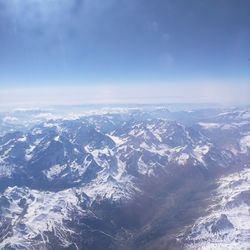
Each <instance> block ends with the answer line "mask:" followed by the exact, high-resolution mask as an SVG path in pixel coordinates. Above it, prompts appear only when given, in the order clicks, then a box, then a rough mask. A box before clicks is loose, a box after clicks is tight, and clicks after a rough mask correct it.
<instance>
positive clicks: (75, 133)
mask: <svg viewBox="0 0 250 250" xmlns="http://www.w3.org/2000/svg"><path fill="white" fill-rule="evenodd" d="M23 112H24V113H23ZM37 112H38V113H39V114H37ZM37 112H35V113H34V112H30V111H29V112H28V113H25V111H22V117H23V120H22V122H20V123H19V124H18V126H17V124H16V123H15V122H16V120H13V119H12V121H13V122H14V123H13V124H11V122H10V121H11V120H9V124H8V126H9V127H8V128H7V127H6V122H8V119H6V117H13V116H10V115H9V114H2V115H1V116H0V118H1V117H2V123H0V126H2V127H1V128H3V127H4V128H5V129H2V132H1V137H0V248H1V249H53V248H54V249H87V250H88V249H95V250H96V249H97V250H98V249H102V250H103V249H121V250H123V249H124V250H125V249H132V250H134V249H171V250H172V249H239V248H238V247H239V246H241V247H243V248H242V249H248V248H247V246H248V245H249V244H250V234H249V233H250V224H249V223H247V220H249V211H248V210H249V205H250V203H249V198H250V196H249V192H250V189H249V183H248V182H249V180H248V179H249V178H250V176H249V171H248V170H249V160H250V110H248V109H244V110H242V109H233V110H230V109H229V110H225V109H224V110H219V109H216V110H196V111H181V112H170V111H169V110H167V109H165V108H150V109H149V108H147V109H134V108H133V109H128V110H123V111H122V112H117V111H115V112H105V113H104V114H103V112H102V113H101V114H96V113H95V114H88V115H84V116H72V117H69V116H67V117H65V118H63V117H59V116H54V117H51V115H49V117H47V118H46V115H41V113H43V114H46V113H45V112H42V111H37ZM18 114H19V115H20V113H18ZM12 115H13V114H12ZM34 116H35V117H36V118H35V120H33V119H34ZM4 117H5V119H4ZM24 117H25V119H24ZM28 117H30V119H29V118H28ZM38 117H40V118H41V117H43V118H42V120H41V119H40V118H39V119H38V120H37V118H38ZM16 119H17V118H16ZM18 119H20V117H19V118H18ZM24 120H27V122H26V123H25V122H24ZM23 122H24V123H23ZM25 124H26V125H27V124H28V125H27V126H25ZM229 245H230V246H229ZM230 247H231V248H230Z"/></svg>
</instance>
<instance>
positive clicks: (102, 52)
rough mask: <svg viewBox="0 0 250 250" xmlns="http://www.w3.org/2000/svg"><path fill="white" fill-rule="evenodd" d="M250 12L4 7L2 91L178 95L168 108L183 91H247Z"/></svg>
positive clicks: (202, 0) (202, 2) (97, 5)
mask: <svg viewBox="0 0 250 250" xmlns="http://www.w3.org/2000/svg"><path fill="white" fill-rule="evenodd" d="M249 10H250V1H248V0H238V1H235V0H189V1H184V0H182V1H181V0H105V1H104V0H7V1H6V0H0V87H1V89H8V90H9V89H15V90H17V89H19V90H20V89H22V88H23V89H25V90H26V91H28V89H29V88H32V91H34V88H37V89H39V88H46V89H48V88H50V87H51V88H53V90H54V91H55V89H56V88H59V87H62V86H63V88H65V89H67V88H69V87H71V88H75V89H77V88H78V89H81V90H83V89H84V88H86V89H89V88H91V87H93V90H94V89H98V87H100V89H105V88H111V87H110V86H112V88H111V89H114V88H116V89H117V88H120V90H119V91H120V92H121V91H122V90H124V88H126V87H127V90H133V89H132V87H133V86H135V85H136V86H141V89H142V90H143V88H144V87H145V86H146V88H147V89H148V90H151V89H154V88H158V89H159V91H160V92H161V90H168V91H170V92H171V91H172V90H173V88H175V92H174V91H173V92H174V93H172V94H171V93H168V95H166V102H167V101H168V100H167V97H168V96H175V95H176V92H178V89H176V88H177V87H178V88H179V91H182V89H183V88H185V89H187V87H189V86H190V89H194V88H195V89H197V86H198V88H201V87H204V89H205V88H207V87H208V85H212V86H213V88H216V87H218V90H221V89H222V88H224V89H228V91H229V92H230V91H231V92H233V91H234V89H235V87H236V86H238V85H240V86H241V87H240V88H242V89H244V90H245V89H246V88H247V86H249V84H250V82H249V79H250V62H249V61H248V59H249V58H250V46H249V45H250V15H249ZM105 91H107V89H105ZM119 91H118V92H119ZM127 92H129V91H127ZM0 94H1V93H0ZM197 94H198V93H197ZM100 95H101V94H100ZM230 95H231V94H230ZM181 96H182V95H180V99H181V98H182V97H181ZM58 98H59V97H58ZM138 98H140V97H139V96H138ZM150 98H151V97H150V96H147V97H146V99H145V100H144V101H145V102H147V99H148V100H149V102H150ZM195 98H196V97H194V99H195ZM245 98H246V100H247V98H248V97H245ZM59 99H60V98H59ZM134 99H135V100H136V97H134ZM152 99H157V95H155V96H152ZM162 99H163V100H164V97H162ZM177 99H178V98H177ZM218 99H219V98H218ZM222 99H223V96H222ZM79 101H80V100H79ZM177 101H178V100H177ZM180 101H181V100H180ZM194 101H195V100H194ZM211 101H213V99H212V98H211ZM83 102H84V100H83Z"/></svg>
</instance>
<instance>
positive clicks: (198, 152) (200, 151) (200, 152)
mask: <svg viewBox="0 0 250 250" xmlns="http://www.w3.org/2000/svg"><path fill="white" fill-rule="evenodd" d="M209 150H210V146H209V145H198V146H196V147H195V148H194V150H193V153H194V156H195V158H196V159H197V160H198V161H199V162H200V163H203V164H205V162H204V156H205V155H206V154H207V153H208V152H209Z"/></svg>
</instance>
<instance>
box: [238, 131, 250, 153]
mask: <svg viewBox="0 0 250 250" xmlns="http://www.w3.org/2000/svg"><path fill="white" fill-rule="evenodd" d="M240 148H241V151H242V153H247V151H248V150H249V149H250V134H248V135H246V136H244V137H243V138H241V140H240Z"/></svg>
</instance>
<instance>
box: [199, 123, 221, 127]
mask: <svg viewBox="0 0 250 250" xmlns="http://www.w3.org/2000/svg"><path fill="white" fill-rule="evenodd" d="M199 125H200V126H201V127H203V128H204V129H217V128H220V127H221V124H220V123H212V122H210V123H208V122H199Z"/></svg>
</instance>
